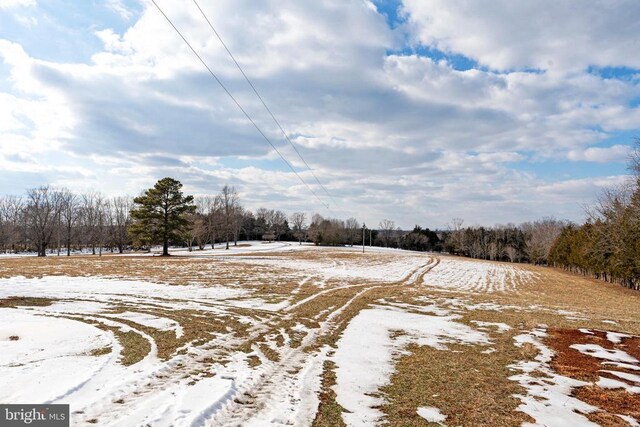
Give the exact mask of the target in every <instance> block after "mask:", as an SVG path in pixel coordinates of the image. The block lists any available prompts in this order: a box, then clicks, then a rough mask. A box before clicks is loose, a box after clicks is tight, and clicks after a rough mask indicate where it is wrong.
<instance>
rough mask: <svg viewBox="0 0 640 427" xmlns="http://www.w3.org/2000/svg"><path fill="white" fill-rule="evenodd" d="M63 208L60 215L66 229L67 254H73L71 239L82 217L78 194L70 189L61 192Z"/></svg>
mask: <svg viewBox="0 0 640 427" xmlns="http://www.w3.org/2000/svg"><path fill="white" fill-rule="evenodd" d="M60 197H61V200H60V201H61V207H60V208H61V210H60V213H61V215H60V217H61V221H62V227H63V229H64V240H65V245H66V247H67V256H71V240H72V238H73V232H74V230H75V227H76V225H77V224H78V220H79V219H80V214H81V212H80V199H79V198H78V196H77V195H76V194H73V193H72V192H70V191H69V190H63V191H62V192H61V195H60Z"/></svg>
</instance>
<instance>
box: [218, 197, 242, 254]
mask: <svg viewBox="0 0 640 427" xmlns="http://www.w3.org/2000/svg"><path fill="white" fill-rule="evenodd" d="M220 201H221V207H222V215H223V220H224V238H225V241H226V245H225V249H229V240H230V239H231V235H232V233H233V228H232V227H233V217H234V215H235V213H236V210H237V208H238V204H239V197H238V192H237V191H236V189H235V188H234V187H229V186H228V185H225V186H224V187H223V188H222V191H221V192H220Z"/></svg>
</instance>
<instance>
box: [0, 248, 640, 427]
mask: <svg viewBox="0 0 640 427" xmlns="http://www.w3.org/2000/svg"><path fill="white" fill-rule="evenodd" d="M366 249H367V252H366V253H365V254H364V255H363V254H362V253H361V247H360V248H357V247H354V248H316V247H313V246H308V245H303V246H299V245H295V244H285V243H271V244H263V243H261V242H251V243H246V244H242V245H240V246H239V247H237V248H235V249H231V250H230V251H224V250H223V249H217V248H216V249H213V250H206V251H196V252H188V251H177V250H176V251H174V254H176V255H179V256H177V257H173V258H171V259H169V260H158V259H154V260H151V259H149V258H140V257H112V258H108V257H107V259H104V260H102V261H101V264H100V265H98V264H95V265H92V264H91V262H93V261H91V259H89V261H86V258H78V260H77V262H75V264H73V265H75V268H76V270H72V269H70V267H69V266H68V265H65V266H62V267H61V266H60V265H57V264H51V265H46V266H42V265H40V264H26V265H27V267H28V268H27V267H25V268H24V269H25V271H24V273H23V275H16V274H15V272H16V271H19V269H20V265H24V264H17V263H20V262H22V260H21V259H7V260H6V261H0V273H2V272H4V273H2V274H4V278H0V378H2V379H3V381H2V383H1V384H0V402H6V403H13V402H37V403H68V404H70V405H71V410H72V414H73V415H72V418H73V423H74V425H75V424H78V425H84V424H86V423H89V424H98V425H121V426H137V425H139V426H144V425H153V426H156V425H157V426H165V425H166V426H170V425H175V426H183V425H184V426H200V425H254V426H264V425H301V426H306V425H311V424H312V423H313V422H314V419H315V420H316V422H319V421H318V420H319V419H321V418H318V416H319V414H320V412H322V411H323V409H322V408H323V405H325V406H326V405H327V404H328V403H327V401H326V399H327V396H332V397H330V399H331V401H332V402H335V404H336V405H339V407H340V408H342V410H343V411H344V412H341V413H340V414H339V415H337V416H338V417H339V419H338V418H336V419H329V421H326V422H325V423H324V424H321V423H320V424H318V425H335V423H337V422H338V421H340V422H344V423H345V424H346V425H351V426H369V425H379V424H382V423H384V422H385V420H386V418H387V416H388V414H387V413H386V412H385V410H384V409H383V408H384V404H385V403H386V402H387V401H388V400H387V399H388V398H387V396H386V395H385V394H384V393H381V390H382V389H383V388H384V387H386V386H389V385H390V383H391V381H392V379H393V376H394V374H395V373H396V365H397V362H398V361H399V360H400V358H402V357H405V356H407V355H408V354H409V352H408V348H409V347H410V346H419V347H420V348H430V349H433V350H437V351H438V352H440V354H441V355H442V356H443V357H444V356H446V355H447V354H453V353H451V352H452V351H453V350H451V349H452V348H456V349H457V350H455V352H458V353H459V352H461V351H467V350H466V349H469V350H468V351H473V352H478V353H482V355H486V357H493V354H495V352H497V350H496V348H499V347H500V346H499V344H500V342H506V341H509V342H511V344H509V345H510V346H511V348H513V349H514V350H513V351H514V352H517V351H519V350H518V349H519V348H520V347H521V346H523V345H525V344H527V343H528V344H529V345H531V346H534V347H535V348H537V349H538V350H539V351H538V355H537V356H536V357H535V358H534V359H533V360H513V363H512V366H511V368H510V369H511V370H512V374H510V375H511V376H512V377H511V378H509V379H505V380H506V381H511V382H512V383H514V384H516V383H517V384H521V385H522V392H521V393H520V394H519V395H518V399H520V401H521V406H520V408H519V410H520V411H521V412H522V413H525V414H528V415H529V416H531V417H532V419H534V420H535V421H536V423H538V424H537V425H563V424H562V422H572V421H576V420H577V421H576V422H578V421H584V420H586V421H587V422H589V420H587V419H586V418H584V416H583V415H580V414H578V412H584V413H588V412H589V411H591V412H594V411H596V410H597V408H594V407H592V406H591V405H589V404H587V403H584V402H581V401H579V400H578V399H574V398H572V397H571V391H572V390H573V389H574V388H575V387H578V386H581V385H583V384H581V383H580V382H579V381H577V380H575V379H571V378H566V377H562V376H561V375H557V374H555V373H554V372H552V370H551V368H550V366H549V362H550V358H551V357H552V351H551V350H550V349H549V348H548V347H547V346H546V345H545V344H544V343H543V341H542V339H543V337H544V336H545V333H546V332H545V328H544V327H542V326H541V327H537V328H534V329H531V330H526V329H525V330H523V329H522V328H523V327H522V325H520V326H518V325H516V324H514V323H513V322H511V324H507V323H504V322H502V321H501V320H500V319H494V317H491V316H498V317H499V316H500V312H501V311H502V310H507V309H509V310H512V309H511V308H509V306H507V305H505V304H498V303H496V302H493V301H489V300H486V301H485V300H483V301H482V302H478V301H474V302H473V303H472V302H471V301H470V300H465V299H464V298H463V297H461V296H460V295H456V296H455V298H454V297H453V296H450V295H451V294H450V293H449V292H451V291H456V292H458V293H461V294H465V293H466V294H468V295H469V297H470V298H471V297H473V296H475V295H477V294H482V295H492V294H495V295H501V294H504V293H506V294H515V293H517V292H519V290H520V289H521V288H522V287H526V286H529V285H531V284H532V283H535V282H536V281H537V280H539V277H538V274H537V273H534V272H531V271H529V270H527V269H525V268H520V267H515V266H510V265H506V264H499V263H483V262H476V261H468V260H463V259H457V258H452V257H438V256H431V255H428V254H424V253H412V252H402V251H394V250H384V249H372V250H370V248H366ZM103 258H104V257H103ZM151 261H153V264H149V263H150V262H151ZM98 267H99V268H101V269H102V270H100V269H98ZM36 268H37V269H38V271H39V272H40V273H38V274H36V277H24V276H33V275H34V273H33V271H34V269H36ZM47 269H49V270H47ZM27 270H29V271H27ZM46 271H49V274H44V272H46ZM96 271H100V272H103V274H102V275H101V276H98V275H96V274H97V273H96ZM71 273H74V274H71ZM142 278H144V280H141V279H142ZM524 311H525V310H523V309H521V312H524ZM547 311H549V310H547ZM487 316H488V317H487ZM516 328H517V329H518V330H516ZM585 331H587V330H586V329H585ZM585 333H586V332H585ZM627 338H629V336H628V335H624V334H615V333H612V334H610V339H611V340H612V342H613V341H616V340H618V342H619V343H622V344H623V343H624V342H625V340H626V339H627ZM622 344H621V345H622ZM503 345H504V344H503ZM612 345H613V344H612ZM576 351H579V352H581V353H583V354H589V355H592V356H593V357H597V358H600V359H601V360H602V362H603V370H605V371H610V370H613V371H617V372H618V373H617V374H613V375H614V376H613V377H612V375H611V374H609V375H607V374H603V375H604V376H603V377H602V378H601V380H600V385H602V386H603V387H610V388H612V389H620V388H621V387H623V386H622V385H620V384H619V383H622V384H624V389H625V390H627V391H628V392H629V393H637V392H638V387H640V374H638V375H635V374H632V373H630V370H632V369H636V368H637V366H638V361H637V360H636V359H634V358H633V357H632V356H631V355H629V354H626V353H624V352H623V351H621V350H615V351H614V350H611V349H603V348H596V347H593V346H582V347H577V348H576ZM623 353H624V354H623ZM514 354H517V353H514ZM328 363H331V364H333V365H328ZM615 364H618V365H615ZM330 366H334V368H330ZM418 368H420V367H418ZM423 368H424V369H426V368H427V367H423ZM637 369H638V370H640V368H637ZM330 372H333V373H334V374H335V381H334V382H333V383H328V384H325V385H324V386H323V383H324V382H325V381H327V375H328V374H329V373H330ZM536 372H537V373H536ZM540 372H542V373H543V374H545V375H547V376H548V382H547V383H544V384H541V385H536V384H537V382H536V381H537V379H536V378H537V377H538V375H539V373H540ZM639 372H640V371H639ZM443 375H446V373H443ZM616 375H617V376H616ZM616 378H617V379H616ZM615 381H618V383H616V382H615ZM636 383H637V384H636ZM327 393H329V394H327ZM424 394H425V396H432V395H433V396H435V397H437V396H438V395H439V392H438V390H425V393H424ZM323 396H324V397H323ZM541 399H546V401H547V402H548V404H547V403H545V404H541V403H540V401H541ZM423 400H424V402H423V403H422V404H420V405H418V404H417V403H416V404H415V407H413V408H412V409H411V410H410V411H409V415H407V416H410V417H412V418H411V420H413V421H412V422H416V423H418V422H419V421H420V420H422V422H431V423H435V424H440V425H444V424H446V423H447V420H448V419H449V418H450V417H451V416H454V417H455V414H447V413H445V412H443V411H442V409H443V408H440V407H438V406H437V405H436V404H434V402H433V401H432V399H431V398H429V399H423ZM564 401H566V402H569V403H570V405H565V406H564V407H562V408H558V407H557V406H558V405H560V403H561V402H564ZM541 408H542V409H541ZM515 409H516V408H514V410H515ZM619 415H620V418H619V419H620V420H623V419H625V420H627V422H629V423H630V424H631V421H633V419H632V418H629V417H628V418H622V417H624V414H619ZM581 417H582V418H581ZM554 423H555V424H554Z"/></svg>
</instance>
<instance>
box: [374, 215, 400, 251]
mask: <svg viewBox="0 0 640 427" xmlns="http://www.w3.org/2000/svg"><path fill="white" fill-rule="evenodd" d="M378 226H379V227H380V236H381V237H382V243H383V244H384V246H385V247H389V243H391V239H392V237H393V231H394V229H395V226H396V223H395V222H394V221H392V220H390V219H383V220H382V221H380V224H379V225H378Z"/></svg>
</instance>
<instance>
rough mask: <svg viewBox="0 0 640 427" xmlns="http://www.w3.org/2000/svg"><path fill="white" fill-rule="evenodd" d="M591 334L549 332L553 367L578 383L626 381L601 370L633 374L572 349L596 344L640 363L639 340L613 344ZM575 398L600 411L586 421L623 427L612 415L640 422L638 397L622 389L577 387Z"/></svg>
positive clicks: (599, 334) (601, 335) (601, 333)
mask: <svg viewBox="0 0 640 427" xmlns="http://www.w3.org/2000/svg"><path fill="white" fill-rule="evenodd" d="M592 332H593V335H591V334H585V333H582V332H580V331H579V330H577V329H552V330H550V331H549V338H548V339H547V344H548V345H549V346H550V347H551V348H552V349H553V350H554V352H555V357H554V359H553V361H552V363H551V366H552V368H553V369H554V370H555V371H556V372H558V373H559V374H560V375H564V376H567V377H570V378H575V379H578V380H583V381H589V382H596V381H597V380H598V379H599V377H607V378H613V379H616V380H617V381H622V382H627V383H629V382H628V381H624V380H622V379H621V378H618V377H616V376H614V375H611V374H608V373H606V372H602V370H609V371H618V372H628V373H635V374H637V371H630V370H626V369H623V368H618V367H616V366H613V365H602V362H603V360H600V359H597V358H595V357H593V356H589V355H586V354H582V353H580V352H579V351H578V350H575V349H573V348H571V345H574V344H596V345H599V346H601V347H603V348H606V349H609V350H613V349H616V350H621V351H624V352H626V353H627V354H629V355H631V356H633V357H635V358H636V359H638V360H640V337H632V338H624V339H622V342H621V343H618V344H614V343H612V342H611V341H609V340H608V339H607V335H606V332H604V331H597V330H592ZM639 366H640V364H639ZM629 384H631V383H629ZM574 396H575V397H577V398H578V399H580V400H582V401H583V402H586V403H588V404H590V405H593V406H596V407H598V408H600V409H601V410H602V412H597V413H594V414H590V415H589V419H591V420H592V421H594V422H597V423H598V424H600V425H602V426H626V425H628V424H627V423H626V422H625V421H623V420H622V419H621V418H619V417H617V416H615V415H616V414H619V415H629V416H632V417H634V418H635V419H636V420H640V394H632V393H629V392H627V391H625V390H622V389H615V390H612V389H604V388H601V387H598V386H596V385H589V386H585V387H580V388H578V389H576V390H575V391H574Z"/></svg>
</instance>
